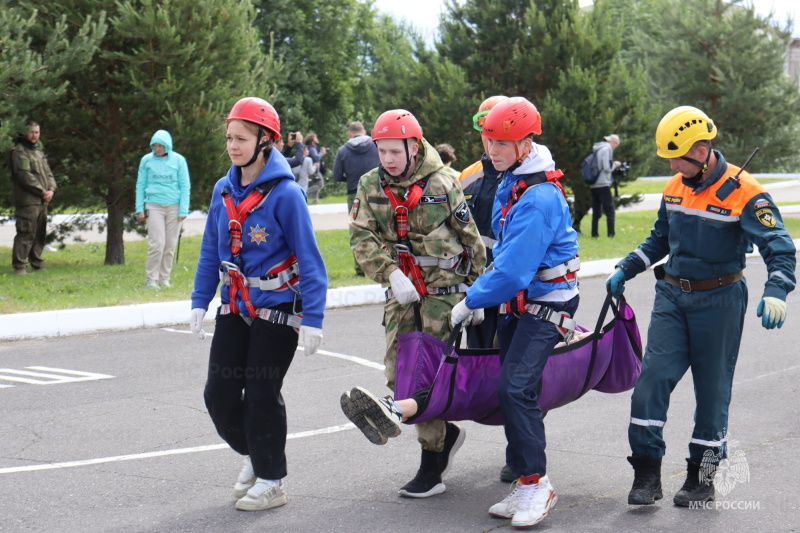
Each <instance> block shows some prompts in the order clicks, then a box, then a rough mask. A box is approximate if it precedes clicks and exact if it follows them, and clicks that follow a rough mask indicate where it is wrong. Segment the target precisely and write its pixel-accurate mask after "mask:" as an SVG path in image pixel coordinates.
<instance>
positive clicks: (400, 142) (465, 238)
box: [342, 109, 486, 498]
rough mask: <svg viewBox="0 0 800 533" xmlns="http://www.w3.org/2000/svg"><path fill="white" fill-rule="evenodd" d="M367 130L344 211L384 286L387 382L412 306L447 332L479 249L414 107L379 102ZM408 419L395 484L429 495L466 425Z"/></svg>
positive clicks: (439, 334) (355, 242) (361, 256)
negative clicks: (374, 150)
mask: <svg viewBox="0 0 800 533" xmlns="http://www.w3.org/2000/svg"><path fill="white" fill-rule="evenodd" d="M372 139H373V140H374V141H375V143H376V145H377V147H378V155H379V158H380V167H379V168H376V169H373V170H371V171H370V172H368V173H367V174H365V175H364V176H362V177H361V180H360V181H359V183H358V191H357V193H356V198H355V200H354V201H353V208H352V210H351V211H350V216H351V221H350V245H351V247H352V249H353V254H354V255H355V258H356V261H358V263H359V264H360V265H361V268H363V269H364V272H365V273H366V274H367V276H369V277H370V278H372V279H373V280H375V281H376V282H378V283H381V284H383V286H385V287H388V288H389V289H390V290H388V291H387V302H386V305H385V307H384V319H383V324H384V326H385V329H386V354H385V356H384V364H385V366H386V368H385V370H384V374H385V376H386V380H387V385H388V387H389V388H390V389H394V383H395V370H396V362H397V342H398V338H399V336H400V335H402V334H404V333H410V332H412V331H415V330H417V326H416V323H415V314H418V315H419V318H420V320H421V322H422V331H423V332H424V333H426V334H427V335H430V336H432V337H436V338H439V339H447V338H448V336H449V335H450V331H451V330H450V324H449V322H448V320H447V315H448V313H449V312H450V310H451V309H452V308H453V306H454V305H455V304H456V303H457V302H459V301H460V300H461V299H463V297H464V296H463V295H464V291H465V290H466V287H467V286H469V285H470V284H471V283H472V282H473V281H474V280H475V279H476V278H477V277H478V274H480V273H481V272H482V271H483V268H484V265H485V261H486V254H485V252H484V247H483V243H482V242H481V239H480V235H479V234H478V228H477V227H475V223H474V222H473V221H472V219H471V216H470V213H469V208H468V207H467V204H466V202H465V200H464V195H463V193H462V192H461V187H459V185H458V182H457V181H455V180H454V179H453V178H451V177H449V176H448V175H446V174H444V173H443V172H442V168H443V167H444V165H442V161H441V159H439V154H438V153H436V150H434V149H433V146H431V145H430V144H429V143H428V142H427V141H426V140H425V139H424V138H423V136H422V128H421V127H420V125H419V122H418V121H417V119H416V118H415V117H414V115H412V114H411V113H409V112H408V111H406V110H404V109H394V110H391V111H386V112H385V113H383V114H382V115H381V116H380V117H378V120H376V121H375V126H374V128H373V130H372ZM400 204H402V205H403V206H404V207H405V209H403V208H401V207H400ZM395 206H397V208H395ZM406 211H407V217H405V220H403V218H404V215H403V213H405V212H406ZM396 213H400V216H399V217H396V216H395V214H396ZM398 228H407V230H406V231H404V230H402V229H401V231H400V232H398V231H397V229H398ZM417 262H419V263H420V264H419V265H417ZM412 264H413V265H412ZM417 266H418V268H417ZM348 400H349V397H348V393H347V392H346V393H344V394H343V395H342V407H343V409H344V410H345V414H347V415H348V417H351V420H353V418H355V417H358V413H356V412H350V413H349V414H348V409H349V406H350V403H349V401H348ZM356 425H357V426H359V427H361V426H363V424H361V425H360V424H359V423H357V424H356ZM415 428H416V430H417V438H418V440H419V442H420V444H421V445H422V457H421V460H420V467H419V470H418V471H417V474H416V476H414V479H412V480H411V481H409V482H408V483H407V484H406V485H405V486H403V487H402V488H401V489H400V491H399V493H400V495H401V496H406V497H412V498H427V497H429V496H433V495H435V494H440V493H442V492H444V490H445V485H444V483H442V476H443V475H444V473H446V472H447V471H448V469H449V468H450V465H451V463H452V458H453V456H454V455H455V453H456V452H457V451H458V449H459V448H460V447H461V444H462V443H463V442H464V436H465V430H464V429H463V428H460V427H459V426H457V425H455V424H452V423H450V422H447V423H445V422H443V421H441V420H432V421H429V422H423V423H420V424H416V425H415Z"/></svg>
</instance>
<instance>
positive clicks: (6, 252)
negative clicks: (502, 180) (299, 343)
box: [0, 211, 800, 314]
mask: <svg viewBox="0 0 800 533" xmlns="http://www.w3.org/2000/svg"><path fill="white" fill-rule="evenodd" d="M655 216H656V212H655V211H634V212H630V213H618V214H617V228H616V229H617V236H616V237H615V238H613V239H608V238H606V237H600V238H598V239H592V238H590V237H588V236H587V235H582V236H581V237H580V246H581V250H580V256H581V260H583V261H593V260H597V259H610V258H615V257H623V256H624V255H626V254H627V253H628V252H630V251H632V250H633V249H635V248H636V247H637V246H638V245H639V243H641V242H642V241H643V240H644V239H645V238H646V237H647V235H648V234H649V233H650V229H651V228H652V225H653V221H654V220H655ZM585 222H586V223H588V222H589V220H588V219H587V220H586V221H585ZM784 222H785V224H786V227H787V229H788V230H789V233H790V234H791V235H792V237H793V238H800V218H792V217H786V218H785V220H784ZM604 224H605V222H604V221H601V225H604ZM349 241H350V239H349V232H348V230H345V229H342V230H326V231H318V232H317V242H318V244H319V247H320V250H321V252H322V256H323V258H324V259H325V265H326V267H327V269H328V285H329V287H331V288H335V287H347V286H352V285H362V284H371V283H374V282H373V281H372V280H370V279H369V278H363V277H357V276H356V275H355V272H354V270H353V256H352V255H351V253H350V246H349ZM199 250H200V237H189V238H184V239H182V240H181V247H180V256H179V258H178V260H177V261H176V263H175V266H174V267H173V269H172V287H171V288H169V289H162V288H159V289H145V287H144V281H145V275H144V264H145V259H146V257H147V243H146V241H128V242H126V243H125V261H126V264H125V265H119V266H105V265H103V260H104V258H105V243H83V244H70V245H68V246H66V247H65V248H64V249H62V250H60V251H58V252H45V261H46V268H45V270H44V271H41V272H35V273H30V274H28V275H27V276H18V275H15V274H13V273H12V270H11V266H10V265H11V249H10V248H8V247H1V246H0V257H4V258H5V259H4V260H3V264H4V266H3V267H0V314H8V313H25V312H33V311H45V310H50V309H72V308H82V307H105V306H112V305H126V304H136V303H148V302H163V301H174V300H187V299H189V296H190V294H191V291H192V283H193V282H194V271H195V266H196V264H197V257H198V253H199Z"/></svg>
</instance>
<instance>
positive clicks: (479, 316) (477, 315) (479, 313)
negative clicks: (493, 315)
mask: <svg viewBox="0 0 800 533" xmlns="http://www.w3.org/2000/svg"><path fill="white" fill-rule="evenodd" d="M481 322H483V309H475V310H474V311H473V312H472V322H471V323H472V325H473V326H477V325H478V324H480V323H481Z"/></svg>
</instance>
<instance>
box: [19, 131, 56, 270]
mask: <svg viewBox="0 0 800 533" xmlns="http://www.w3.org/2000/svg"><path fill="white" fill-rule="evenodd" d="M25 126H26V127H27V128H28V132H27V133H26V134H24V135H20V137H19V139H17V145H16V146H15V147H14V149H13V150H11V161H10V164H11V181H12V182H13V184H14V207H15V211H14V218H15V219H16V225H17V234H16V236H15V237H14V248H13V252H12V259H11V265H12V266H13V267H14V273H16V274H26V273H27V268H28V262H30V264H31V267H33V269H34V270H40V269H41V268H42V267H43V266H44V259H42V251H43V250H44V244H45V243H44V241H45V237H46V236H47V204H48V203H50V201H51V200H52V199H53V195H54V192H55V190H56V180H55V179H54V178H53V173H52V172H51V171H50V166H49V165H48V164H47V157H46V156H45V155H44V152H43V151H42V149H41V145H40V143H39V135H40V129H39V124H37V123H36V122H33V121H28V122H27V123H26V124H25Z"/></svg>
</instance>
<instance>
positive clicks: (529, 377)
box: [497, 296, 580, 476]
mask: <svg viewBox="0 0 800 533" xmlns="http://www.w3.org/2000/svg"><path fill="white" fill-rule="evenodd" d="M579 299H580V297H579V296H575V297H574V298H572V299H571V300H569V301H566V302H534V303H540V304H542V305H546V306H547V307H550V308H552V309H554V310H556V311H559V312H561V311H565V312H567V313H569V315H570V316H575V311H577V309H578V302H579ZM497 336H498V339H499V340H500V360H501V361H502V362H503V368H502V371H501V374H500V383H499V390H498V395H499V398H500V409H501V410H502V411H503V415H504V416H505V418H506V425H505V432H506V440H507V441H508V445H507V446H506V464H508V466H509V467H510V468H511V471H512V472H514V473H515V474H517V475H520V476H530V475H533V474H540V475H542V476H543V475H545V474H547V459H546V457H545V453H544V449H545V444H546V440H545V434H544V422H543V415H542V410H541V408H540V407H539V394H538V391H539V382H540V381H541V379H542V371H543V370H544V365H545V363H547V358H548V357H550V354H551V353H552V352H553V348H554V347H555V345H556V344H558V342H559V341H560V340H561V334H560V333H559V332H558V330H557V329H556V326H555V325H554V324H551V323H550V322H547V321H545V320H542V319H540V318H536V317H534V316H533V315H531V314H530V313H525V314H523V315H522V316H520V317H519V318H516V317H515V316H514V315H501V318H500V320H499V321H498V325H497Z"/></svg>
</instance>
